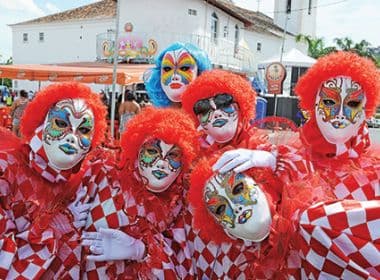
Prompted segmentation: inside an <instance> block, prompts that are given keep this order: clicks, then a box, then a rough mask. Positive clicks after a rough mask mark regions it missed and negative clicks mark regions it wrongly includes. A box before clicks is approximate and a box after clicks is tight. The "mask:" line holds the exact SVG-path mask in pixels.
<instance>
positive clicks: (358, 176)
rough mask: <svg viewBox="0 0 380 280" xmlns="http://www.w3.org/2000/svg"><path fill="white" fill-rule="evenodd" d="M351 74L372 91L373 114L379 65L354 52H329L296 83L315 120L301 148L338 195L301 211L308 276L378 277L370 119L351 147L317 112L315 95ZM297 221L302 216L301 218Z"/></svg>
mask: <svg viewBox="0 0 380 280" xmlns="http://www.w3.org/2000/svg"><path fill="white" fill-rule="evenodd" d="M337 76H348V77H351V78H352V80H354V81H356V82H357V83H359V85H360V86H361V88H362V89H363V91H364V93H365V95H366V106H365V113H366V116H367V117H370V116H371V115H372V114H373V112H374V110H375V108H376V104H379V96H380V95H379V92H380V77H379V74H378V71H377V69H376V67H375V66H374V64H373V63H372V62H371V61H369V60H367V59H365V58H362V57H359V56H357V55H356V54H353V53H345V52H337V53H334V54H331V55H328V56H325V57H323V58H321V59H319V60H318V62H317V63H316V64H315V65H314V66H313V67H312V68H310V69H309V71H308V72H307V73H306V74H305V75H304V76H303V77H302V78H301V80H300V81H299V82H298V84H297V87H296V88H295V91H296V93H297V94H298V95H299V96H300V97H301V103H300V106H301V107H302V109H304V110H308V111H309V112H310V116H311V119H310V120H309V121H308V122H307V123H306V124H305V125H304V126H303V127H302V128H301V140H302V142H303V145H304V147H302V148H300V149H299V152H301V153H304V155H305V157H309V158H310V159H311V160H312V163H313V166H314V169H315V171H316V172H317V174H319V176H320V177H321V178H323V179H324V180H325V181H326V182H327V183H328V184H329V186H330V187H331V191H332V192H333V193H334V195H335V197H336V198H337V200H332V201H326V202H325V203H320V204H317V205H314V206H312V207H310V208H309V209H307V210H306V211H304V212H303V213H301V216H300V217H301V218H300V221H299V230H300V231H299V233H300V237H301V238H300V240H301V243H300V244H302V246H301V250H300V254H299V256H300V257H301V262H300V263H299V265H301V266H302V275H301V276H302V278H304V279H325V278H329V279H378V278H379V277H380V269H379V268H380V267H379V259H380V258H379V235H378V232H379V230H378V225H379V224H380V214H379V213H380V204H379V198H380V156H379V150H378V149H376V148H372V149H370V148H369V147H370V140H369V136H368V128H367V126H366V124H365V122H364V123H363V124H362V126H361V127H360V129H359V131H358V133H357V135H353V136H352V137H351V139H349V140H348V141H346V142H345V143H344V147H345V150H343V151H342V150H341V147H340V150H339V152H338V147H337V146H336V145H335V144H331V143H329V142H327V141H326V139H325V138H324V136H323V135H322V133H321V131H320V130H319V128H318V125H317V123H316V117H315V98H316V94H317V92H318V90H319V87H320V85H321V84H322V82H324V81H326V80H328V79H330V78H332V77H337ZM295 218H296V220H297V216H296V217H295Z"/></svg>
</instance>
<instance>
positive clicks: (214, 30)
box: [211, 12, 219, 43]
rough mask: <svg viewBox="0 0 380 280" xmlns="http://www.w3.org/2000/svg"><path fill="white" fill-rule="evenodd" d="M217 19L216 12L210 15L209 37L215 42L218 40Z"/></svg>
mask: <svg viewBox="0 0 380 280" xmlns="http://www.w3.org/2000/svg"><path fill="white" fill-rule="evenodd" d="M218 21H219V18H218V16H217V15H216V13H215V12H214V13H212V15H211V39H212V40H213V41H214V42H215V43H217V42H218Z"/></svg>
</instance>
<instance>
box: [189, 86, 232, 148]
mask: <svg viewBox="0 0 380 280" xmlns="http://www.w3.org/2000/svg"><path fill="white" fill-rule="evenodd" d="M193 111H194V113H195V114H196V115H197V116H198V119H199V122H200V125H201V126H202V128H203V129H204V130H205V132H206V133H207V134H208V135H209V136H211V137H212V138H213V139H215V141H216V142H218V143H226V142H228V141H230V140H231V139H232V138H233V137H234V136H235V133H236V130H237V126H238V120H239V108H238V105H237V104H236V103H235V102H234V99H233V97H232V96H231V95H230V94H227V93H222V94H218V95H216V96H215V97H212V98H209V99H202V100H199V101H197V102H196V103H195V104H194V107H193Z"/></svg>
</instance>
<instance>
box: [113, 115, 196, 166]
mask: <svg viewBox="0 0 380 280" xmlns="http://www.w3.org/2000/svg"><path fill="white" fill-rule="evenodd" d="M152 138H158V139H161V140H163V141H165V142H166V143H170V144H176V145H178V146H179V147H180V148H181V150H182V163H183V166H184V168H188V167H189V166H190V164H191V162H192V161H193V160H194V159H195V157H196V156H197V154H198V153H199V142H198V138H199V135H198V132H197V131H196V129H195V127H194V123H193V122H192V121H191V119H190V117H189V116H188V115H187V114H186V113H184V112H182V111H180V110H178V109H171V108H166V109H157V108H153V107H147V108H144V109H143V110H142V111H141V112H140V113H139V114H138V115H137V116H135V117H134V118H133V119H131V120H130V121H128V123H127V127H126V132H125V133H124V134H123V135H122V136H121V140H120V145H121V148H122V161H121V162H122V163H123V164H124V163H125V162H126V161H129V162H131V163H133V162H134V161H135V160H136V159H137V158H138V153H139V150H140V148H141V146H142V144H143V143H144V142H145V141H146V140H148V139H152Z"/></svg>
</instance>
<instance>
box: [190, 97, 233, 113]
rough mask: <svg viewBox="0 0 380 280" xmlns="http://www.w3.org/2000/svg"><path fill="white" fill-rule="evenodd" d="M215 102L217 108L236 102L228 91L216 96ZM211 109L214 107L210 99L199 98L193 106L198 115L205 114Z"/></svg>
mask: <svg viewBox="0 0 380 280" xmlns="http://www.w3.org/2000/svg"><path fill="white" fill-rule="evenodd" d="M214 103H215V106H216V109H221V108H226V107H228V106H230V105H231V104H232V103H234V98H233V97H232V95H230V94H228V93H221V94H218V95H215V96H214ZM210 110H212V107H211V104H210V100H209V99H201V100H198V101H197V102H196V103H195V104H194V106H193V111H194V113H195V114H196V115H200V114H202V115H204V114H206V113H207V112H208V111H210Z"/></svg>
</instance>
